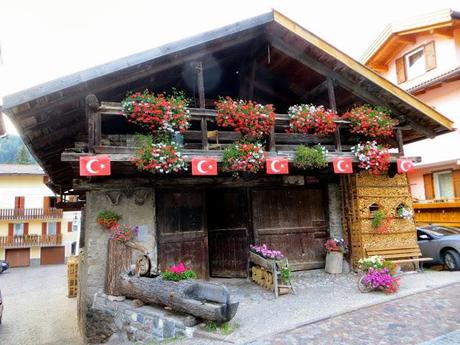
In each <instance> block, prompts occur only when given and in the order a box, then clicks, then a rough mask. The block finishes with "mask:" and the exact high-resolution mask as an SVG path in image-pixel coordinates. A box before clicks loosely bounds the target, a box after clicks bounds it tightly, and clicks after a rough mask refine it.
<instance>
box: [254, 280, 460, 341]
mask: <svg viewBox="0 0 460 345" xmlns="http://www.w3.org/2000/svg"><path fill="white" fill-rule="evenodd" d="M250 344H251V345H284V344H289V345H303V344H305V345H307V344H308V345H310V344H311V345H323V344H324V345H335V344H337V345H338V344H340V345H368V344H369V345H376V344H379V345H386V344H388V345H390V344H391V345H399V344H401V345H411V344H414V345H416V344H423V345H444V344H451V345H454V344H460V283H456V284H452V285H449V286H446V287H443V288H439V289H435V290H431V291H427V292H422V293H419V294H415V295H411V296H408V297H404V298H400V299H397V300H393V301H390V302H385V303H382V304H379V305H375V306H371V307H367V308H363V309H360V310H356V311H353V312H350V313H346V314H343V315H340V316H337V317H333V318H331V319H327V320H323V321H319V322H316V323H313V324H310V325H307V326H303V327H300V328H298V329H295V330H292V331H288V332H285V333H282V334H278V335H275V336H272V337H268V338H266V339H262V340H257V341H254V342H251V343H250Z"/></svg>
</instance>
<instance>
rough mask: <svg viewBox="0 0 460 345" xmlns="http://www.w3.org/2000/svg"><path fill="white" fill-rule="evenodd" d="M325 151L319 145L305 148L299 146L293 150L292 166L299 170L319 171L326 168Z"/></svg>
mask: <svg viewBox="0 0 460 345" xmlns="http://www.w3.org/2000/svg"><path fill="white" fill-rule="evenodd" d="M326 154H327V150H326V148H325V147H323V146H321V145H320V144H318V145H316V146H313V147H307V146H304V145H299V146H298V147H297V149H296V150H295V156H294V163H293V164H294V166H295V167H296V168H299V169H315V168H316V169H321V168H325V167H327V165H328V164H327V160H326Z"/></svg>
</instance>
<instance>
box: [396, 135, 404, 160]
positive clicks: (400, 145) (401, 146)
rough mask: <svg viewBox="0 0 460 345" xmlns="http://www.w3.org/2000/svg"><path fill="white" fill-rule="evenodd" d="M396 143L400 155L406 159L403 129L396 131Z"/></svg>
mask: <svg viewBox="0 0 460 345" xmlns="http://www.w3.org/2000/svg"><path fill="white" fill-rule="evenodd" d="M396 142H397V143H398V151H399V155H400V156H401V157H404V141H403V136H402V130H401V128H397V129H396Z"/></svg>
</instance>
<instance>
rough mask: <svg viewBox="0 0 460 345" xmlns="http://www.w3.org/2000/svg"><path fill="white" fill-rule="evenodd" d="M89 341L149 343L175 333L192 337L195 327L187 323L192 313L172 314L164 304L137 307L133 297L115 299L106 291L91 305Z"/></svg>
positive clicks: (172, 336) (172, 335) (94, 342)
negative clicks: (188, 325)
mask: <svg viewBox="0 0 460 345" xmlns="http://www.w3.org/2000/svg"><path fill="white" fill-rule="evenodd" d="M91 315H92V316H91V320H89V319H88V321H90V326H89V327H91V329H90V330H89V331H90V334H91V337H88V340H89V341H90V342H89V343H90V344H91V343H93V344H98V343H103V342H106V341H107V340H109V338H110V343H117V344H120V345H121V344H131V343H138V342H141V343H142V342H145V343H149V342H151V341H158V340H163V339H168V338H174V337H186V336H188V337H191V336H192V335H193V333H192V332H193V329H192V328H191V327H187V326H186V325H185V324H186V323H187V320H188V318H189V317H187V316H185V315H184V316H182V315H177V314H174V315H173V314H171V313H169V312H168V311H166V310H165V309H163V308H161V307H153V306H147V305H144V306H141V307H139V308H135V307H133V305H132V300H124V301H120V302H117V301H112V300H111V299H110V298H109V297H108V296H107V295H105V294H104V293H98V294H96V295H95V297H94V302H93V304H92V307H91Z"/></svg>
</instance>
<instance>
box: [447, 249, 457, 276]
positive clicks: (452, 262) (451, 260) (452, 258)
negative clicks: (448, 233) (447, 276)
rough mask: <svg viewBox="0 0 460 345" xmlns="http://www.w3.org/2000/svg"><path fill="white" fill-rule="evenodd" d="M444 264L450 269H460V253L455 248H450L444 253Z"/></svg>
mask: <svg viewBox="0 0 460 345" xmlns="http://www.w3.org/2000/svg"><path fill="white" fill-rule="evenodd" d="M444 264H445V265H446V266H447V269H448V270H449V271H458V270H460V254H458V253H457V252H456V251H455V250H448V251H446V253H445V254H444Z"/></svg>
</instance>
